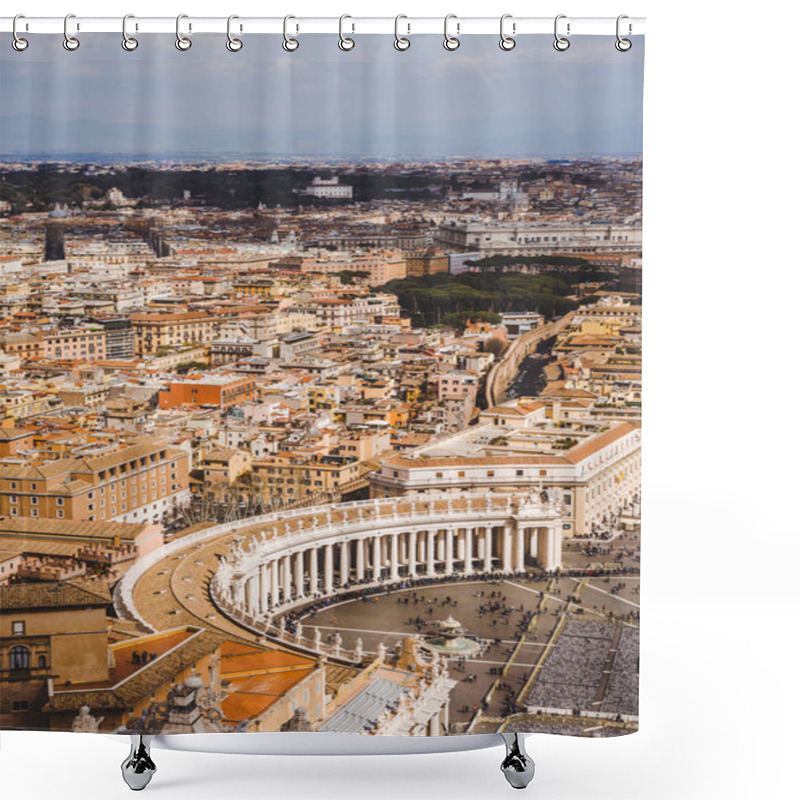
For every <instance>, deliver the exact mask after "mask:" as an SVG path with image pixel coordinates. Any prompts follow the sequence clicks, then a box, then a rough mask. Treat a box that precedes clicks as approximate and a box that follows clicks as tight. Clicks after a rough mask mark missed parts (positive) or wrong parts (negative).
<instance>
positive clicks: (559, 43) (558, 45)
mask: <svg viewBox="0 0 800 800" xmlns="http://www.w3.org/2000/svg"><path fill="white" fill-rule="evenodd" d="M566 18H567V15H566V14H559V15H558V16H557V17H556V19H555V22H554V23H553V32H554V34H555V37H556V39H555V41H554V42H553V47H555V49H556V50H558V52H559V53H563V52H564V51H565V50H568V49H569V39H567V37H566V36H561V35H560V34H559V32H558V23H559V21H560V20H562V19H566ZM567 36H569V22H568V23H567Z"/></svg>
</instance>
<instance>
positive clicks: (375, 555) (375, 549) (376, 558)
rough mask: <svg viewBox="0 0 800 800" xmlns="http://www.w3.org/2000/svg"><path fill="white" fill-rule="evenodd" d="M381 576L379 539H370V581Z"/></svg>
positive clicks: (375, 537)
mask: <svg viewBox="0 0 800 800" xmlns="http://www.w3.org/2000/svg"><path fill="white" fill-rule="evenodd" d="M380 576H381V537H380V536H373V537H372V580H374V581H376V580H378V578H380Z"/></svg>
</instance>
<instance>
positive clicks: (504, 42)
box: [500, 14, 517, 52]
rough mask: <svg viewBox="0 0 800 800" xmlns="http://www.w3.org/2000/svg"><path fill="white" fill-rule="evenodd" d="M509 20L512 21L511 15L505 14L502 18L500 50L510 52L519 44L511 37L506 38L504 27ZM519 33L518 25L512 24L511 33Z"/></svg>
mask: <svg viewBox="0 0 800 800" xmlns="http://www.w3.org/2000/svg"><path fill="white" fill-rule="evenodd" d="M507 19H511V14H503V16H502V17H500V49H501V50H505V51H506V52H508V51H509V50H513V49H514V48H515V47H516V46H517V42H516V40H515V39H513V38H512V37H511V36H506V34H505V30H504V26H505V22H506V20H507ZM516 32H517V23H516V22H512V23H511V33H516Z"/></svg>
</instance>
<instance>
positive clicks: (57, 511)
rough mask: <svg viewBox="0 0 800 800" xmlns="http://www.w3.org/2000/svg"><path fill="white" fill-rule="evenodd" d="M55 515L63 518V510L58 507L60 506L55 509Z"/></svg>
mask: <svg viewBox="0 0 800 800" xmlns="http://www.w3.org/2000/svg"><path fill="white" fill-rule="evenodd" d="M56 517H57V518H58V519H64V511H63V510H62V509H60V508H59V509H57V510H56Z"/></svg>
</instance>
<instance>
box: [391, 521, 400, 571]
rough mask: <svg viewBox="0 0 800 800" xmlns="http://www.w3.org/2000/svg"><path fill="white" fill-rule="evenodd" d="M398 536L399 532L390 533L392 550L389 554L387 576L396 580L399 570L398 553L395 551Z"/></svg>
mask: <svg viewBox="0 0 800 800" xmlns="http://www.w3.org/2000/svg"><path fill="white" fill-rule="evenodd" d="M399 537H400V534H399V533H393V534H391V545H392V551H391V554H390V556H389V576H390V577H391V579H392V580H393V581H396V580H397V579H398V578H399V577H400V572H399V571H398V568H399V567H400V554H399V553H398V552H397V550H398V539H399Z"/></svg>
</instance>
